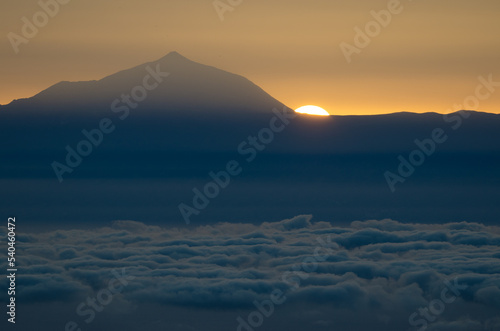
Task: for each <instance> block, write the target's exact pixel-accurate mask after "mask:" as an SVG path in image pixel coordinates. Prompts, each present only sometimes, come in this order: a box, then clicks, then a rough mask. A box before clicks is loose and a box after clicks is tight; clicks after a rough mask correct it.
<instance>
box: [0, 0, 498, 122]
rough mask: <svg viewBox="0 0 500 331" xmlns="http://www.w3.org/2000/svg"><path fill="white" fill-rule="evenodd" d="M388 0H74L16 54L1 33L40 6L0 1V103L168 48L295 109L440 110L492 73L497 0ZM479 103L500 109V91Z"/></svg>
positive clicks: (137, 61)
mask: <svg viewBox="0 0 500 331" xmlns="http://www.w3.org/2000/svg"><path fill="white" fill-rule="evenodd" d="M51 1H55V0H42V2H51ZM59 1H61V2H64V1H68V0H64V1H63V0H59ZM221 1H222V3H226V4H227V3H228V0H221ZM393 1H395V2H394V3H393ZM397 1H398V0H389V1H387V0H384V1H380V0H359V1H352V0H351V1H348V0H345V1H340V0H339V1H332V0H311V1H305V0H300V1H299V0H266V1H264V0H242V1H241V4H240V5H238V6H235V7H234V8H232V9H233V10H232V11H227V12H225V13H224V14H223V17H224V21H221V20H220V18H219V15H218V13H217V12H216V10H215V8H214V3H213V1H212V0H191V1H185V0H168V1H165V0H106V1H103V0H101V1H98V0H85V1H79V0H71V1H69V3H67V4H64V5H60V8H59V12H58V13H57V14H55V15H54V17H51V18H49V19H48V23H47V24H46V25H43V24H41V25H42V26H41V27H40V28H39V29H38V33H37V34H36V35H35V36H34V37H33V38H27V39H26V40H28V42H27V43H25V44H20V45H18V49H19V52H18V54H16V53H15V51H14V47H13V46H12V44H11V42H10V41H9V37H8V36H9V33H15V34H17V35H19V36H22V31H21V29H22V26H23V21H22V18H23V17H26V18H27V19H28V20H29V21H30V22H33V15H34V14H36V13H37V12H39V11H40V10H41V8H40V6H39V4H38V1H33V0H25V1H9V2H8V3H4V4H3V7H2V11H1V13H0V34H1V35H2V36H4V37H3V38H2V39H1V40H0V59H1V60H0V77H1V79H0V104H6V103H8V102H10V101H12V100H13V99H16V98H23V97H29V96H32V95H34V94H36V93H38V92H40V91H41V90H43V89H45V88H47V87H49V86H50V85H52V84H55V83H57V82H59V81H62V80H69V81H75V80H92V79H100V78H102V77H104V76H107V75H109V74H112V73H114V72H116V71H119V70H123V69H126V68H129V67H132V66H135V65H138V64H141V63H144V62H147V61H152V60H156V59H158V58H160V57H162V56H164V55H165V54H167V53H168V52H170V51H174V50H175V51H177V52H179V53H181V54H182V55H184V56H186V57H188V58H190V59H192V60H194V61H197V62H201V63H204V64H208V65H213V66H215V67H218V68H221V69H224V70H227V71H230V72H234V73H237V74H241V75H243V76H245V77H247V78H249V79H250V80H252V81H253V82H254V83H256V84H257V85H259V86H261V87H262V88H263V89H264V90H266V91H267V92H268V93H270V94H271V95H272V96H274V97H275V98H277V99H279V100H280V101H282V102H283V103H285V104H287V105H288V106H290V107H292V108H297V107H299V106H302V105H306V104H313V105H318V106H321V107H323V108H325V109H326V110H327V111H329V112H330V113H331V114H375V113H391V112H398V111H412V112H428V111H434V112H440V113H445V112H449V111H453V110H456V109H455V106H454V104H461V103H462V101H463V100H464V99H465V98H466V97H468V96H470V95H473V94H474V92H475V89H476V87H477V85H478V84H479V82H478V76H480V75H482V76H484V77H487V76H488V75H490V74H492V75H493V77H494V80H495V81H499V82H500V70H499V69H500V61H499V59H500V39H499V37H498V36H499V32H500V20H498V17H499V14H500V2H499V1H498V0H481V1H470V0H454V1H449V0H448V1H444V0H433V1H431V0H413V1H409V0H404V1H401V2H400V4H399V5H397ZM232 2H233V3H235V2H237V1H236V0H232ZM391 6H392V7H391ZM388 7H390V8H392V9H393V10H394V13H392V14H391V22H390V23H389V24H387V26H386V27H381V26H380V24H379V27H380V31H375V32H374V35H373V37H371V38H370V39H371V42H370V44H369V45H368V46H367V47H363V48H358V50H359V54H356V53H355V54H352V56H351V60H352V61H351V63H348V62H347V61H346V57H345V56H344V54H343V53H342V51H341V48H340V45H341V43H348V44H350V45H354V38H355V35H356V32H355V31H354V28H355V27H356V26H357V27H359V28H361V29H364V28H365V25H366V24H371V26H372V27H374V26H375V28H376V25H374V24H378V23H374V18H373V16H372V14H371V11H376V12H379V11H380V10H387V8H388ZM396 8H397V9H396ZM396 12H397V13H396ZM40 17H41V16H40ZM40 17H39V18H40ZM42 18H43V17H42ZM370 22H371V23H370ZM42 23H43V22H42ZM10 36H11V37H12V35H10ZM499 89H500V88H499ZM477 110H482V111H488V112H494V113H499V112H500V91H498V92H497V93H493V94H492V95H491V96H490V97H489V98H488V99H486V100H482V101H481V102H480V105H479V107H478V108H477Z"/></svg>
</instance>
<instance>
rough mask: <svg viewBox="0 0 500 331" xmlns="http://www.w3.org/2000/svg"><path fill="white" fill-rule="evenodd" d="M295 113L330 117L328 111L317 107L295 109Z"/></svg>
mask: <svg viewBox="0 0 500 331" xmlns="http://www.w3.org/2000/svg"><path fill="white" fill-rule="evenodd" d="M295 112H296V113H300V114H307V115H318V116H330V114H329V113H328V112H327V111H326V110H324V109H323V108H321V107H317V106H303V107H300V108H297V109H295Z"/></svg>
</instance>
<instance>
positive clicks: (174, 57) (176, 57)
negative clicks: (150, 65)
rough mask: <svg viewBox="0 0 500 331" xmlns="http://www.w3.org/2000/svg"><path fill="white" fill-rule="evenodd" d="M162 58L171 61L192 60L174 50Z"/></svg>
mask: <svg viewBox="0 0 500 331" xmlns="http://www.w3.org/2000/svg"><path fill="white" fill-rule="evenodd" d="M161 60H169V61H181V60H182V61H190V60H189V59H188V58H186V57H185V56H182V55H181V54H180V53H178V52H176V51H172V52H170V53H168V54H167V55H165V56H164V57H162V58H161V59H160V61H161Z"/></svg>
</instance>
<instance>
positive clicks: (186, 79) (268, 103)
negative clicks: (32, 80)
mask: <svg viewBox="0 0 500 331" xmlns="http://www.w3.org/2000/svg"><path fill="white" fill-rule="evenodd" d="M152 72H156V74H157V75H158V73H159V75H162V73H165V72H168V73H169V74H170V77H167V78H166V79H165V80H164V81H161V82H160V81H158V83H159V84H158V86H156V87H155V88H154V89H151V90H149V89H148V91H147V94H148V95H147V98H146V99H145V100H143V101H141V103H142V104H144V105H145V106H147V107H149V108H161V109H163V110H165V111H175V110H179V111H204V109H205V108H206V109H207V110H210V111H215V112H232V111H249V112H269V113H270V111H271V110H272V109H273V108H281V107H286V106H285V105H284V104H283V103H281V102H279V101H278V100H276V99H275V98H273V97H272V96H271V95H269V94H268V93H267V92H265V91H264V90H263V89H262V88H260V87H259V86H258V85H256V84H255V83H253V82H251V81H250V80H248V79H247V78H245V77H243V76H241V75H237V74H233V73H230V72H228V71H225V70H221V69H218V68H216V67H213V66H209V65H205V64H201V63H198V62H195V61H192V60H190V59H188V58H186V57H184V56H182V55H181V54H179V53H178V52H170V53H168V54H167V55H165V56H163V57H162V58H160V59H158V60H156V61H150V62H146V63H143V64H140V65H137V66H134V67H131V68H128V69H124V70H121V71H118V72H116V73H113V74H111V75H108V76H105V77H103V78H101V79H99V80H89V81H74V82H70V81H61V82H58V83H56V84H54V85H52V86H50V87H48V88H46V89H44V90H42V91H41V92H39V93H37V94H35V95H34V96H32V97H29V98H22V99H16V100H14V101H12V102H11V103H9V104H7V105H3V106H2V110H9V109H21V110H26V109H25V108H28V109H29V108H54V109H57V108H65V107H75V108H85V107H92V108H95V107H98V108H109V105H110V104H111V103H112V102H113V100H115V99H116V98H120V96H122V95H123V94H129V93H130V92H131V90H132V89H134V88H136V87H140V86H142V85H143V84H144V83H145V81H146V77H147V76H148V75H149V76H151V75H152ZM149 80H150V81H151V82H150V85H149V86H152V85H155V84H154V83H152V80H151V79H149ZM287 108H288V107H287ZM31 110H33V109H31Z"/></svg>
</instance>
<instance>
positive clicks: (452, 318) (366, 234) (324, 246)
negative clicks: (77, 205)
mask: <svg viewBox="0 0 500 331" xmlns="http://www.w3.org/2000/svg"><path fill="white" fill-rule="evenodd" d="M17 239H18V246H17V249H18V251H17V257H18V263H19V268H20V270H22V272H21V273H20V275H19V276H18V280H17V282H18V284H17V285H18V289H19V290H18V292H17V300H18V301H19V302H21V303H22V302H24V303H34V304H38V305H45V304H55V305H58V304H64V305H69V306H70V307H72V306H74V307H75V308H76V305H77V304H78V302H80V301H81V300H84V299H85V298H86V297H87V296H95V295H96V293H98V291H100V290H101V289H103V288H106V287H107V283H108V282H109V280H110V279H111V278H112V277H113V275H112V273H111V272H112V270H121V269H122V268H126V272H127V274H129V275H133V276H135V278H134V279H133V280H131V281H130V284H129V285H128V286H127V287H126V288H124V290H123V291H122V292H121V293H120V294H119V295H117V297H116V300H115V303H114V305H115V307H114V309H117V307H119V309H122V310H125V311H134V310H136V309H140V308H138V307H141V306H146V305H148V306H151V305H152V306H154V307H156V308H158V309H159V310H161V307H177V308H183V307H184V308H186V307H187V308H189V309H194V310H197V309H198V310H200V311H202V310H203V311H206V310H207V309H208V310H219V311H224V312H225V314H226V315H228V316H233V315H234V316H233V318H231V319H232V320H233V321H235V320H236V317H238V316H239V315H241V311H251V310H252V309H255V307H254V303H253V302H254V301H255V300H257V301H262V300H266V299H269V296H270V294H271V293H272V292H273V291H274V290H276V289H278V290H280V291H282V292H283V293H284V295H285V296H286V302H285V303H284V304H283V305H282V306H283V308H282V309H283V311H289V310H295V311H294V312H289V313H290V314H295V315H296V316H300V318H301V320H302V321H306V322H307V323H306V324H309V325H316V326H317V329H318V330H322V329H323V328H325V329H327V328H328V327H331V326H332V325H333V324H335V325H337V328H338V329H339V330H342V329H343V328H344V327H345V328H346V329H348V328H349V321H348V317H349V318H351V319H355V316H359V315H360V314H362V315H363V316H364V317H365V319H367V320H370V319H373V322H374V323H381V325H385V327H386V329H387V330H392V329H394V330H396V329H398V328H399V329H401V326H403V327H406V329H410V327H411V325H410V324H409V322H408V319H409V317H410V315H411V314H412V313H414V312H418V308H422V307H429V303H430V302H431V301H432V300H435V299H439V298H440V296H441V293H442V291H443V289H445V288H446V285H445V283H446V281H452V280H453V279H455V278H456V281H457V282H458V283H459V284H461V285H464V286H466V289H464V290H462V291H461V292H460V294H459V296H458V297H457V300H455V301H454V302H453V303H450V304H447V305H446V310H445V311H444V312H443V313H442V314H439V316H437V318H436V319H435V320H433V321H432V322H429V323H428V330H462V329H463V330H499V329H500V320H499V319H498V318H497V317H496V316H497V315H498V314H497V312H498V311H499V309H500V263H499V261H500V249H499V247H500V228H499V227H494V226H488V227H487V226H483V225H481V224H477V223H465V222H464V223H449V224H443V225H417V224H403V223H399V222H396V221H392V220H382V221H365V222H353V223H351V225H350V226H349V227H336V226H332V225H331V224H330V223H326V222H313V221H312V217H311V216H307V215H302V216H297V217H294V218H292V219H288V220H283V221H281V222H273V223H262V224H260V225H252V224H232V223H219V224H216V225H209V226H198V227H193V228H188V229H177V228H170V229H165V228H161V227H157V226H148V225H146V224H143V223H139V222H134V221H116V222H114V223H113V225H112V226H111V227H103V228H100V229H93V230H81V229H75V230H58V231H53V232H47V233H32V234H22V235H19V236H18V238H17ZM315 252H316V253H318V252H320V253H321V256H323V257H324V259H314V257H315V256H319V255H318V254H316V255H315ZM2 267H3V266H2ZM294 271H295V272H294ZM2 282H4V281H2ZM5 285H6V284H5ZM285 307H287V308H285ZM298 307H302V308H298ZM304 307H316V308H314V309H312V308H311V309H312V310H313V311H314V314H313V313H311V311H310V310H307V309H304ZM280 309H281V308H280ZM110 310H111V309H110ZM241 316H246V315H241ZM69 318H71V316H70V317H69ZM73 318H74V317H73ZM297 318H298V317H297ZM359 323H360V321H352V324H351V326H352V325H359ZM188 325H189V321H187V322H186V325H185V326H183V327H182V328H181V327H179V328H177V329H179V330H181V329H183V328H185V327H187V326H188ZM236 327H237V324H236V322H234V328H231V329H236ZM359 327H360V328H361V326H359ZM174 329H176V328H175V327H174ZM354 329H355V328H354ZM415 329H416V328H415Z"/></svg>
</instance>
